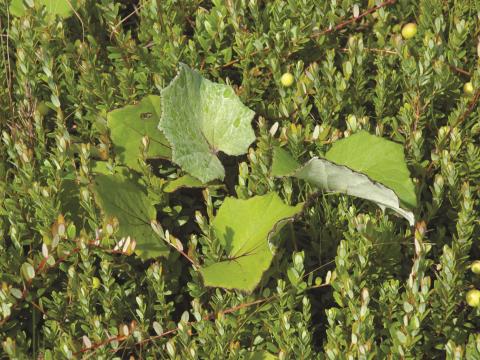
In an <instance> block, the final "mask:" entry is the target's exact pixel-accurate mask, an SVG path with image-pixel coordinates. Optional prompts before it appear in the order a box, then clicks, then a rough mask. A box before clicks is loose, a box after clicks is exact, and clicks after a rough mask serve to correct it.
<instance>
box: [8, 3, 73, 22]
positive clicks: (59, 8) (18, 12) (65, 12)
mask: <svg viewBox="0 0 480 360" xmlns="http://www.w3.org/2000/svg"><path fill="white" fill-rule="evenodd" d="M35 5H37V6H45V7H46V11H47V13H48V14H50V15H53V16H55V15H58V16H60V17H62V18H67V17H69V16H71V15H72V14H73V10H74V9H76V8H77V7H78V1H77V0H35ZM9 11H10V14H12V15H14V16H17V17H20V16H23V15H25V12H26V9H25V4H24V3H23V0H12V2H11V3H10V8H9Z"/></svg>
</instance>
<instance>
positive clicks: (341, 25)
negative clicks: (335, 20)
mask: <svg viewBox="0 0 480 360" xmlns="http://www.w3.org/2000/svg"><path fill="white" fill-rule="evenodd" d="M396 1H397V0H387V1H384V2H383V3H381V4H378V5H376V6H374V7H371V8H370V9H368V10H366V11H364V12H363V13H361V14H360V15H358V16H357V17H351V18H350V19H348V20H345V21H343V22H341V23H339V24H338V25H336V26H334V27H331V28H329V29H326V30H323V31H320V32H316V33H314V34H313V35H312V37H319V36H322V35H326V34H330V33H332V32H336V31H339V30H341V29H343V28H344V27H347V26H348V25H350V24H353V23H355V22H357V21H358V20H360V19H361V18H364V17H365V16H367V15H370V14H372V13H374V12H375V11H377V10H379V9H381V8H383V7H385V6H389V5H393V4H395V3H396Z"/></svg>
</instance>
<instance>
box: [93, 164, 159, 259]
mask: <svg viewBox="0 0 480 360" xmlns="http://www.w3.org/2000/svg"><path fill="white" fill-rule="evenodd" d="M138 180H139V179H138V177H137V176H136V175H134V174H133V173H132V172H131V171H128V170H127V169H124V171H121V172H115V173H114V174H106V173H103V172H100V173H98V174H97V175H96V176H95V179H94V186H93V189H94V192H95V200H96V202H97V203H98V205H99V206H100V208H101V209H102V210H103V212H104V213H105V215H107V216H114V217H116V218H117V219H118V222H119V230H118V236H120V237H127V236H130V237H131V238H133V239H135V241H136V242H137V246H136V249H135V252H136V253H137V255H139V256H140V257H142V258H143V259H149V258H154V257H158V256H165V255H167V254H168V247H167V244H166V243H165V242H164V241H163V240H162V239H160V238H159V236H158V235H157V234H156V233H155V232H154V231H153V229H152V227H151V225H150V224H151V221H152V220H155V219H156V214H157V213H156V210H155V207H154V206H153V205H152V203H151V202H150V200H149V199H148V196H147V192H146V190H145V187H144V186H143V185H141V184H140V183H139V181H138Z"/></svg>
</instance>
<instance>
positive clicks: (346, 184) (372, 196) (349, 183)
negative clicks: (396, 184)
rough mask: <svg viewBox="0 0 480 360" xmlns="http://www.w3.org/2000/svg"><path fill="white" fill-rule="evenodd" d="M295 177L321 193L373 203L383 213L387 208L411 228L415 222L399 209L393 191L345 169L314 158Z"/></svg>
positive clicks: (411, 216)
mask: <svg viewBox="0 0 480 360" xmlns="http://www.w3.org/2000/svg"><path fill="white" fill-rule="evenodd" d="M295 176H296V177H298V178H300V179H304V180H306V181H308V182H309V183H311V184H313V185H315V186H317V187H318V188H320V189H322V190H325V191H332V192H341V193H345V194H347V195H353V196H356V197H359V198H362V199H366V200H370V201H373V202H375V203H377V205H379V206H380V207H381V208H383V209H384V208H390V209H392V210H393V211H395V212H396V213H398V214H399V215H401V216H403V217H404V218H405V219H407V220H408V222H409V223H410V225H413V224H414V222H415V219H414V217H413V213H412V212H411V211H407V210H404V209H402V208H401V207H400V201H399V199H398V196H397V195H396V194H395V192H393V190H391V189H389V188H387V187H386V186H384V185H382V184H380V183H377V182H375V181H372V180H371V179H370V178H369V177H368V176H367V175H364V174H361V173H359V172H356V171H353V170H351V169H349V168H348V167H346V166H343V165H337V164H334V163H332V162H330V161H328V160H325V159H319V158H313V159H311V160H310V161H308V162H307V163H306V164H305V165H304V166H303V167H302V168H301V169H300V170H298V171H297V172H296V173H295Z"/></svg>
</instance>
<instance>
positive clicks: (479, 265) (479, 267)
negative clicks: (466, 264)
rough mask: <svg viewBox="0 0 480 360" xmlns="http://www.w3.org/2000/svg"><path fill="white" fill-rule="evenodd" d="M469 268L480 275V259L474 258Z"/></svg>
mask: <svg viewBox="0 0 480 360" xmlns="http://www.w3.org/2000/svg"><path fill="white" fill-rule="evenodd" d="M470 268H471V269H472V272H473V273H474V274H477V275H480V260H475V261H474V262H473V263H472V266H471V267H470Z"/></svg>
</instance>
